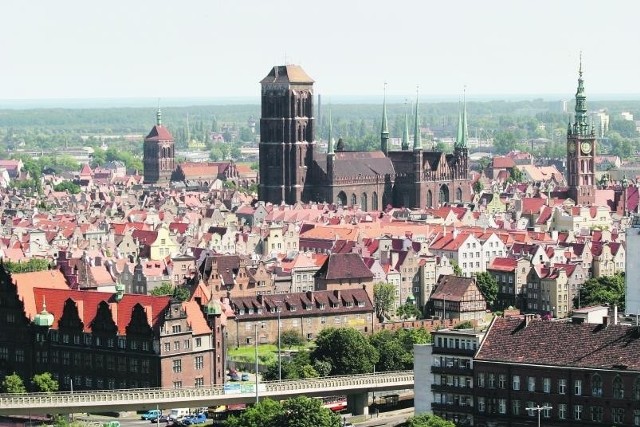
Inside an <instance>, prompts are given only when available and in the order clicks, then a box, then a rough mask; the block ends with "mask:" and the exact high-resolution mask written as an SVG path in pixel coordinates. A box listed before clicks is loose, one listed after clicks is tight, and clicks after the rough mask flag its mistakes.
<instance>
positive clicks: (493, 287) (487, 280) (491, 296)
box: [476, 271, 498, 307]
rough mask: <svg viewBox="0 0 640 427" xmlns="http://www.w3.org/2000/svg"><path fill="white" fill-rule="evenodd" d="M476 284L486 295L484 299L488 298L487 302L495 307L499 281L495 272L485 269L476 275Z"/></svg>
mask: <svg viewBox="0 0 640 427" xmlns="http://www.w3.org/2000/svg"><path fill="white" fill-rule="evenodd" d="M476 284H477V285H478V288H480V292H482V295H484V299H485V300H487V304H489V306H491V307H493V305H494V303H495V302H496V298H497V297H498V282H497V281H496V278H495V277H493V274H491V273H487V272H486V271H483V272H482V273H478V274H477V275H476Z"/></svg>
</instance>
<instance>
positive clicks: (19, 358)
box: [16, 349, 24, 363]
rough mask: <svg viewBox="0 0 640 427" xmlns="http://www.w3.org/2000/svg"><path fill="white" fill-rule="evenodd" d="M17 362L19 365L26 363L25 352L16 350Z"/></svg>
mask: <svg viewBox="0 0 640 427" xmlns="http://www.w3.org/2000/svg"><path fill="white" fill-rule="evenodd" d="M16 362H18V363H22V362H24V350H22V349H18V350H16Z"/></svg>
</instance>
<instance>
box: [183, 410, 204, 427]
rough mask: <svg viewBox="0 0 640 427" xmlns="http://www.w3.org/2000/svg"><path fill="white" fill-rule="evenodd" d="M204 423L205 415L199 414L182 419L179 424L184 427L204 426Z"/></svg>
mask: <svg viewBox="0 0 640 427" xmlns="http://www.w3.org/2000/svg"><path fill="white" fill-rule="evenodd" d="M206 422H207V414H205V413H202V412H201V413H199V414H197V415H191V416H187V417H184V418H183V419H182V420H181V421H180V424H182V425H184V426H191V425H195V424H204V423H206Z"/></svg>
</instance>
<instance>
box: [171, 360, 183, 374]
mask: <svg viewBox="0 0 640 427" xmlns="http://www.w3.org/2000/svg"><path fill="white" fill-rule="evenodd" d="M173 372H175V373H176V374H177V373H180V372H182V360H181V359H176V360H174V361H173Z"/></svg>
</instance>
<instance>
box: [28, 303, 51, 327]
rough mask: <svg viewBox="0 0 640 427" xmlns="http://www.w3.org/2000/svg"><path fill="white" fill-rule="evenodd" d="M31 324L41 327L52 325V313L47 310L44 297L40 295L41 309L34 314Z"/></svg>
mask: <svg viewBox="0 0 640 427" xmlns="http://www.w3.org/2000/svg"><path fill="white" fill-rule="evenodd" d="M33 324H34V325H36V326H41V327H43V328H50V327H51V326H53V314H51V313H49V312H48V311H47V303H46V301H45V299H44V297H42V311H41V312H40V313H38V314H36V315H35V316H34V318H33Z"/></svg>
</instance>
